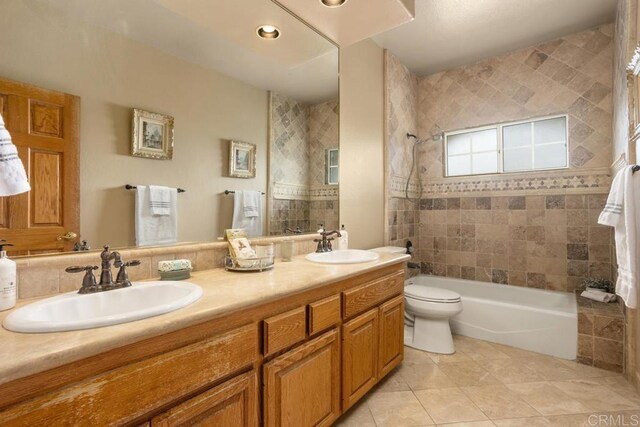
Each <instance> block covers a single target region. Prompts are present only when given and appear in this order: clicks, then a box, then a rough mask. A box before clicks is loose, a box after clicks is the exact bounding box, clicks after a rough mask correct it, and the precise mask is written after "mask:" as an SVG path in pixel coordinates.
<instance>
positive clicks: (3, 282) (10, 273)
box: [0, 243, 18, 311]
mask: <svg viewBox="0 0 640 427" xmlns="http://www.w3.org/2000/svg"><path fill="white" fill-rule="evenodd" d="M4 246H13V245H11V244H9V243H6V244H2V243H0V311H3V310H9V309H10V308H13V307H15V305H16V299H17V298H16V297H17V294H18V290H17V287H16V276H17V275H16V263H15V261H13V260H10V259H9V258H8V257H7V252H6V251H5V250H4Z"/></svg>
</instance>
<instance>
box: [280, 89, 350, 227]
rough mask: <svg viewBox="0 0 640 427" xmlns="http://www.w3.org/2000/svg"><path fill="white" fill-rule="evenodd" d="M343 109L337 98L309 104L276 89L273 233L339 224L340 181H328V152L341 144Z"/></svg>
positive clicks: (336, 225)
mask: <svg viewBox="0 0 640 427" xmlns="http://www.w3.org/2000/svg"><path fill="white" fill-rule="evenodd" d="M338 109H339V106H338V100H337V99H331V100H328V101H324V102H319V103H315V104H306V103H302V102H299V101H297V100H295V99H293V98H291V97H287V96H284V95H281V94H278V93H272V94H271V129H270V156H271V157H270V177H269V182H270V186H271V194H270V209H269V226H270V227H269V233H270V234H272V235H276V234H282V233H284V232H285V229H287V228H290V229H296V228H300V230H301V231H302V232H310V231H315V230H316V229H317V226H318V224H324V226H325V227H326V228H327V229H336V228H338V226H339V220H338V185H329V184H327V183H326V182H327V177H326V171H327V168H326V161H327V158H326V152H327V150H328V149H337V148H338V140H339V134H338V112H339V110H338Z"/></svg>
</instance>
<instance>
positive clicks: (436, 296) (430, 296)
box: [404, 285, 461, 304]
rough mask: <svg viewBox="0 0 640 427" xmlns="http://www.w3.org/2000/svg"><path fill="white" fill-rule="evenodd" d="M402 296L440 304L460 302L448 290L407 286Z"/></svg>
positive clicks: (458, 296) (457, 297)
mask: <svg viewBox="0 0 640 427" xmlns="http://www.w3.org/2000/svg"><path fill="white" fill-rule="evenodd" d="M404 294H405V296H406V297H408V298H413V299H416V300H420V301H427V302H436V303H440V304H454V303H458V302H460V301H461V298H460V295H459V294H457V293H455V292H453V291H450V290H448V289H441V288H431V287H428V286H420V285H409V286H407V287H405V288H404Z"/></svg>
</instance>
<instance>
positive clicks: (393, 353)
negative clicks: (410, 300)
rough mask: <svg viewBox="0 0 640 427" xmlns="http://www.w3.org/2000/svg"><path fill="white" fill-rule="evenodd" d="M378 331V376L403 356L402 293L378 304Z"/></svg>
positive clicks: (400, 360)
mask: <svg viewBox="0 0 640 427" xmlns="http://www.w3.org/2000/svg"><path fill="white" fill-rule="evenodd" d="M378 316H379V321H378V322H379V325H378V326H379V332H378V337H379V339H378V378H379V379H380V378H382V377H384V376H385V375H387V374H388V373H389V371H391V370H392V369H393V368H395V367H396V366H398V365H399V364H400V362H402V359H403V358H404V295H399V296H397V297H395V298H393V299H392V300H391V301H387V302H386V303H384V304H382V305H381V306H380V313H379V315H378Z"/></svg>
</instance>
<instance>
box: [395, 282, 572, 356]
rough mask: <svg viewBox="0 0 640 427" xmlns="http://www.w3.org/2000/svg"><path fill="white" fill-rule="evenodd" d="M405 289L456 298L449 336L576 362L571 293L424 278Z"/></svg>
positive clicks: (407, 283) (406, 283)
mask: <svg viewBox="0 0 640 427" xmlns="http://www.w3.org/2000/svg"><path fill="white" fill-rule="evenodd" d="M409 284H417V285H423V286H431V287H435V288H444V289H450V290H452V291H454V292H457V293H459V294H460V296H461V297H462V307H463V310H462V313H460V314H458V315H457V316H455V317H453V318H452V319H451V321H450V324H451V330H452V331H453V333H454V334H459V335H464V336H467V337H472V338H477V339H481V340H486V341H491V342H495V343H499V344H506V345H509V346H512V347H518V348H522V349H524V350H530V351H535V352H538V353H543V354H548V355H551V356H556V357H560V358H563V359H569V360H573V359H575V358H576V352H577V346H578V313H577V303H576V297H575V295H574V294H572V293H568V292H553V291H544V290H540V289H530V288H522V287H518V286H508V285H497V284H493V283H484V282H476V281H472V280H462V279H452V278H447V277H438V276H427V275H420V276H417V277H414V278H411V279H408V280H407V281H406V282H405V285H409Z"/></svg>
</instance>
